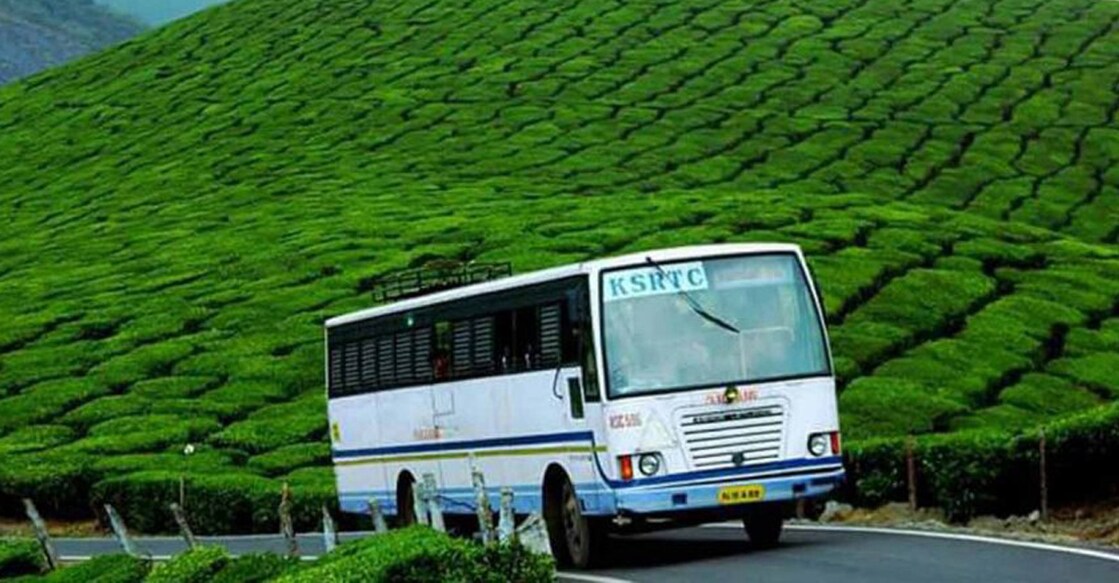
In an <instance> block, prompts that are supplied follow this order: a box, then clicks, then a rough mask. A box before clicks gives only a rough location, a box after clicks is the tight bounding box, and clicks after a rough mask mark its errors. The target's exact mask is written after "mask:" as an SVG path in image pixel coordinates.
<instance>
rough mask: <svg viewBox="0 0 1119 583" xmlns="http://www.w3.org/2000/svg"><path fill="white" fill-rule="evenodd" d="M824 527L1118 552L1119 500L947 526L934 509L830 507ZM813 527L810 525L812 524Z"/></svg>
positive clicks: (979, 518)
mask: <svg viewBox="0 0 1119 583" xmlns="http://www.w3.org/2000/svg"><path fill="white" fill-rule="evenodd" d="M823 518H824V520H821V521H820V523H824V524H843V525H852V526H889V527H895V528H910V529H917V530H938V531H950V532H964V533H969V534H979V535H989V536H998V537H1004V538H1015V539H1023V540H1035V541H1044V542H1052V543H1064V544H1069V543H1074V544H1075V543H1091V544H1095V545H1106V546H1111V547H1116V548H1119V499H1114V500H1109V501H1105V502H1098V503H1093V504H1086V505H1080V506H1070V507H1063V508H1057V509H1053V510H1052V511H1051V512H1050V515H1049V518H1048V520H1041V513H1040V512H1033V513H1031V514H1029V515H1027V516H1007V517H997V516H979V517H976V518H974V519H972V520H971V521H970V522H968V523H967V524H950V523H948V521H947V520H945V518H944V514H943V513H942V512H940V511H939V510H936V509H925V508H922V509H918V510H917V511H916V512H912V511H910V510H909V507H908V506H907V505H906V504H900V503H895V504H887V505H885V506H881V507H879V508H872V509H871V508H850V507H843V508H834V509H833V510H832V512H830V513H827V512H825V514H824V517H823ZM814 523H815V522H814Z"/></svg>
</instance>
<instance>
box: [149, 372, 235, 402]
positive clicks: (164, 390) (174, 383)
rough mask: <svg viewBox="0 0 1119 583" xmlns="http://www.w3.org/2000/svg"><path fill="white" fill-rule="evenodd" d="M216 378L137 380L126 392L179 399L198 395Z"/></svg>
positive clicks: (213, 382)
mask: <svg viewBox="0 0 1119 583" xmlns="http://www.w3.org/2000/svg"><path fill="white" fill-rule="evenodd" d="M216 380H217V379H215V378H213V377H185V376H183V377H165V378H159V379H151V380H147V381H141V382H138V383H136V384H135V385H132V387H131V388H130V389H128V392H130V393H132V394H134V395H140V396H141V397H147V398H149V399H181V398H185V397H193V396H195V395H198V394H199V393H201V392H203V391H205V390H206V389H207V388H209V387H210V386H213V385H214V384H215V381H216Z"/></svg>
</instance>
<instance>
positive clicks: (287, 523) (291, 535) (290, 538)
mask: <svg viewBox="0 0 1119 583" xmlns="http://www.w3.org/2000/svg"><path fill="white" fill-rule="evenodd" d="M280 534H282V535H284V540H285V541H287V547H288V556H289V557H296V556H299V539H297V538H295V524H294V523H293V522H292V520H291V488H290V487H289V486H288V483H287V482H284V488H283V490H281V491H280Z"/></svg>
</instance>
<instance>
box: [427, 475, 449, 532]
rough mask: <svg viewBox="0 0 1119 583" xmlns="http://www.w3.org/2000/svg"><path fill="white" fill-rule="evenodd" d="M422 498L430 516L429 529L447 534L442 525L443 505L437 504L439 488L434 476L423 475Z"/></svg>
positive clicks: (445, 528)
mask: <svg viewBox="0 0 1119 583" xmlns="http://www.w3.org/2000/svg"><path fill="white" fill-rule="evenodd" d="M424 497H425V502H426V503H427V511H428V513H429V514H430V515H431V527H432V528H434V529H435V530H437V531H439V532H447V525H446V524H444V523H443V505H442V504H441V503H440V502H439V486H438V485H436V484H435V474H430V473H428V474H424Z"/></svg>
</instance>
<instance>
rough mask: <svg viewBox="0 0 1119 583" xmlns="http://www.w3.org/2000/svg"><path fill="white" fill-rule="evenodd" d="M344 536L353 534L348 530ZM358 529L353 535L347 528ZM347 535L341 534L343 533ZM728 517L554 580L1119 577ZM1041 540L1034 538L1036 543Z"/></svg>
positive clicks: (86, 550)
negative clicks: (760, 527) (768, 529)
mask: <svg viewBox="0 0 1119 583" xmlns="http://www.w3.org/2000/svg"><path fill="white" fill-rule="evenodd" d="M348 536H350V537H352V536H355V535H348ZM357 536H360V535H357ZM344 538H347V537H344ZM202 540H203V541H204V542H206V543H212V544H215V543H216V544H222V545H224V546H226V547H227V548H228V549H229V550H230V551H231V552H232V553H233V554H244V553H250V552H265V551H273V552H283V550H284V542H283V540H282V539H280V538H279V537H276V536H257V537H232V538H225V537H223V538H203V539H202ZM745 541H746V539H745V535H744V534H743V533H742V531H741V528H739V527H737V526H736V525H714V526H709V527H702V528H690V529H684V530H678V531H667V532H663V533H655V534H648V535H642V536H638V537H626V538H613V539H611V540H610V543H609V545H610V546H609V559H608V561H607V562H606V564H604V565H603V566H602V567H601V568H600V569H598V570H595V571H590V572H587V573H581V574H575V573H573V574H570V575H567V574H561V576H560V580H561V581H591V582H597V583H610V582H618V581H643V582H644V581H648V582H670V581H680V582H693V581H700V582H705V583H714V582H718V581H749V582H752V581H764V582H766V583H786V582H787V583H808V582H811V583H819V582H827V583H839V582H847V581H851V582H860V583H879V582H897V581H905V582H914V583H923V582H933V581H936V582H940V581H952V582H968V581H975V582H982V583H995V582H1001V581H1007V582H1014V583H1032V582H1050V581H1059V582H1063V581H1076V582H1077V583H1094V582H1101V583H1103V582H1106V583H1117V582H1119V553H1112V552H1110V551H1098V550H1096V551H1091V550H1089V551H1079V553H1080V554H1076V552H1072V553H1070V552H1060V551H1055V550H1051V549H1046V548H1030V547H1023V546H1017V545H1007V544H992V543H990V542H981V541H977V540H958V539H946V538H938V537H929V536H914V535H907V534H896V533H890V534H887V533H880V532H872V531H847V530H805V529H801V528H792V529H788V530H787V531H786V533H785V536H784V537H783V539H782V544H781V546H780V547H778V548H777V549H774V550H768V551H755V550H752V549H750V547H749V545H748V544H747V543H746V542H745ZM56 543H57V545H58V549H59V553H60V554H61V555H63V556H64V557H66V558H71V559H75V558H83V557H89V556H93V555H100V554H105V553H115V552H119V547H118V546H117V544H116V542H115V541H113V540H111V539H58V540H56ZM137 543H138V545H139V546H140V547H141V549H142V550H143V551H144V552H146V553H148V554H151V555H152V556H154V557H164V556H168V555H172V554H175V553H177V552H180V551H182V549H183V544H182V542H181V541H180V540H178V539H175V538H144V539H140V540H138V541H137ZM299 543H300V550H301V553H302V554H304V555H305V556H314V555H317V554H319V553H321V552H322V538H321V537H320V536H317V535H303V536H301V537H300V539H299ZM1042 546H1044V545H1042Z"/></svg>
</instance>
